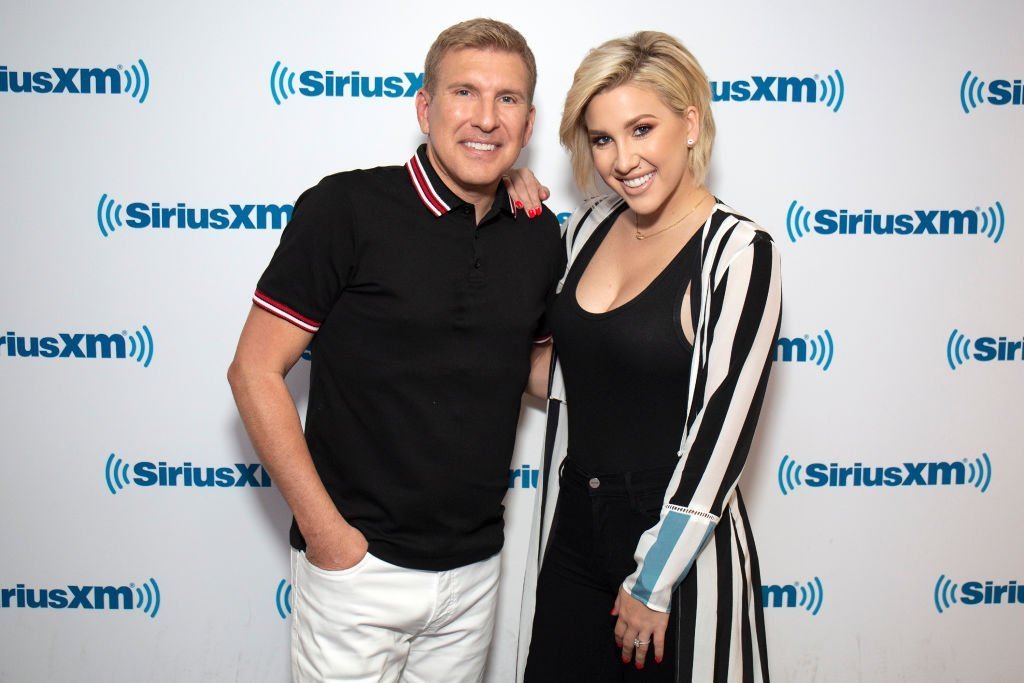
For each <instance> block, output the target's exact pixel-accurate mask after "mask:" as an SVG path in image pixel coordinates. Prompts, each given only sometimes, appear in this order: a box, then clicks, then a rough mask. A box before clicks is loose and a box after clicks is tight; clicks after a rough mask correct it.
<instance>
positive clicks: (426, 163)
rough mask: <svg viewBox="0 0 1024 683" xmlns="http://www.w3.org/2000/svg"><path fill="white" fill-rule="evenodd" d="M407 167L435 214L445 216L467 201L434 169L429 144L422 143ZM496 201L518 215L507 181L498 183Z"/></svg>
mask: <svg viewBox="0 0 1024 683" xmlns="http://www.w3.org/2000/svg"><path fill="white" fill-rule="evenodd" d="M405 169H406V170H407V171H408V172H409V180H410V181H412V186H413V189H415V190H416V194H417V195H418V196H419V198H420V201H422V202H423V205H424V206H425V207H427V210H428V211H430V212H431V213H432V214H434V215H435V216H443V215H445V214H446V213H448V212H449V211H451V210H452V209H454V208H455V207H457V206H460V205H462V204H465V203H466V202H465V201H463V200H462V199H460V198H459V197H458V196H457V195H456V194H455V193H454V192H452V191H451V190H449V189H448V187H447V186H446V185H445V184H444V182H443V181H442V180H441V178H440V176H438V175H437V172H436V171H435V170H434V167H433V165H431V163H430V159H429V157H428V156H427V145H426V144H422V145H420V146H419V148H418V149H417V150H416V153H415V154H413V155H412V158H411V159H409V161H407V162H406V163H405ZM496 201H499V202H502V205H505V204H507V206H508V211H509V213H510V214H512V217H513V218H515V217H516V205H515V203H514V202H513V201H512V198H511V197H510V196H509V195H508V191H507V190H506V189H505V183H503V182H502V183H498V194H497V197H496Z"/></svg>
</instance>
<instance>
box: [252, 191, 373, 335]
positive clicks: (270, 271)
mask: <svg viewBox="0 0 1024 683" xmlns="http://www.w3.org/2000/svg"><path fill="white" fill-rule="evenodd" d="M352 218H353V214H352V211H351V208H350V204H349V201H348V196H347V193H346V191H345V186H344V183H343V182H342V180H341V179H340V178H339V176H330V177H328V178H324V179H323V180H322V181H320V183H319V184H318V185H316V186H315V187H312V188H310V189H308V190H306V191H305V192H303V193H302V195H301V196H300V197H299V199H298V200H297V201H296V202H295V208H294V210H293V211H292V218H291V221H289V223H288V226H287V227H286V228H285V229H284V232H283V234H282V235H281V243H280V244H279V245H278V247H277V250H276V251H275V252H274V256H273V258H271V260H270V265H268V266H267V269H266V270H265V271H264V272H263V275H262V277H260V280H259V283H258V284H257V286H256V293H255V294H254V295H253V303H255V304H256V305H257V306H259V307H260V308H263V309H264V310H266V311H268V312H270V313H273V314H274V315H276V316H278V317H280V318H282V319H284V320H287V321H288V322H290V323H292V324H293V325H296V326H297V327H299V328H301V329H303V330H305V331H307V332H316V331H317V330H318V329H319V328H320V324H321V323H322V322H323V320H324V318H326V317H327V314H328V313H330V311H331V309H332V308H333V307H334V304H335V302H336V301H337V299H338V297H339V296H340V294H341V292H342V290H343V289H344V287H345V285H346V284H347V282H348V279H349V276H350V275H351V272H352V269H353V267H354V257H355V248H354V234H353V232H354V231H353V225H352V223H353V220H352Z"/></svg>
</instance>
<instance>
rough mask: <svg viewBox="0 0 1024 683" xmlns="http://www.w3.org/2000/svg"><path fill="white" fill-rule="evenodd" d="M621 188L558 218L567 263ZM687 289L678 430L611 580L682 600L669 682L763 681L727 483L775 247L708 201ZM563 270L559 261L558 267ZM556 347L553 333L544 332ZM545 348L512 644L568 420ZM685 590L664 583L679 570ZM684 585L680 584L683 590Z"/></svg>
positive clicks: (764, 354)
mask: <svg viewBox="0 0 1024 683" xmlns="http://www.w3.org/2000/svg"><path fill="white" fill-rule="evenodd" d="M621 202H622V199H621V198H619V197H618V196H615V195H612V196H606V197H601V198H597V199H594V200H591V201H588V202H587V203H586V204H584V206H583V207H581V208H580V209H579V210H577V211H576V213H575V214H574V215H573V216H572V217H571V218H570V219H569V221H568V222H567V224H566V249H567V254H568V261H569V265H570V266H571V265H572V261H573V259H574V258H575V256H576V255H577V254H578V253H579V252H580V250H581V249H582V247H583V245H584V244H585V243H586V241H587V240H588V239H589V238H590V236H591V235H592V234H593V232H594V230H595V229H596V228H597V226H598V225H600V223H601V222H602V221H603V220H604V219H605V218H606V217H607V216H608V215H609V213H611V211H613V210H614V209H615V208H616V207H617V206H618V205H619V204H620V203H621ZM700 240H701V261H700V263H701V267H700V273H699V280H698V279H696V278H695V280H694V281H693V282H691V283H690V286H691V296H697V297H699V304H700V305H699V313H698V315H697V319H696V322H695V325H694V353H693V360H692V364H691V367H690V385H689V391H688V398H687V406H688V409H687V414H686V415H685V416H680V419H681V420H682V419H684V418H685V426H684V428H683V437H682V441H681V443H680V446H679V451H678V455H679V463H678V465H677V466H676V469H675V472H674V474H673V476H672V479H671V482H670V484H669V486H668V490H667V491H666V494H665V500H664V505H663V507H662V510H661V517H660V519H659V521H658V523H657V524H656V525H655V526H653V527H651V528H650V529H648V530H647V531H646V532H645V533H644V534H643V535H642V536H641V538H640V541H639V543H638V544H637V548H636V553H635V559H636V562H637V569H636V571H635V572H633V573H632V574H631V575H630V576H628V577H626V579H625V581H624V582H623V585H624V587H625V588H626V590H628V591H629V592H630V593H631V594H632V595H633V597H635V598H637V599H638V600H640V601H641V602H643V603H644V604H646V605H647V606H649V607H651V608H652V609H657V610H661V611H668V610H672V611H676V610H682V611H681V612H680V614H679V618H680V627H679V632H680V634H679V635H680V637H679V641H680V642H679V643H676V644H675V645H676V646H677V647H679V648H680V651H679V652H678V653H677V659H678V661H679V663H680V666H681V670H680V671H679V672H678V674H677V680H680V681H759V680H767V678H768V667H767V657H766V652H765V632H764V618H763V611H762V606H761V586H760V576H759V574H760V572H759V569H758V566H757V556H756V551H755V549H754V543H753V537H752V535H751V532H750V527H749V524H748V522H747V519H746V512H745V510H744V508H743V503H742V500H741V498H740V495H739V491H738V489H737V487H736V485H737V481H738V479H739V476H740V473H741V472H742V469H743V465H744V463H745V462H746V458H747V453H748V452H749V449H750V444H751V440H752V438H753V433H754V427H755V426H756V424H757V418H758V415H759V413H760V409H761V403H762V400H763V398H764V394H765V388H766V385H767V382H768V373H769V370H770V368H771V357H772V352H773V350H774V347H775V343H776V341H777V340H778V334H779V321H780V318H781V310H782V290H781V272H780V260H779V253H778V250H777V248H776V247H775V244H774V242H773V241H772V239H771V237H770V236H769V235H768V234H767V233H765V232H764V231H762V230H760V229H759V228H758V227H757V226H756V225H755V224H754V223H753V222H751V221H750V220H748V219H746V218H744V217H743V216H740V215H739V214H737V213H735V212H734V211H733V210H732V209H730V208H729V207H727V206H725V205H723V204H721V203H716V205H715V207H714V210H713V211H712V213H711V215H710V217H709V218H708V220H707V222H706V223H705V225H704V228H703V230H702V231H701V233H700ZM567 272H568V269H567ZM555 343H556V348H557V340H555ZM567 408H568V406H567V402H566V396H565V385H564V383H563V381H562V375H561V369H560V367H559V364H558V360H557V356H556V359H555V361H554V364H553V368H552V377H551V390H550V400H549V404H548V430H547V436H546V442H545V463H544V472H545V476H546V483H545V485H544V486H543V487H542V493H541V495H539V496H538V497H537V499H538V500H537V505H536V508H535V511H534V512H535V514H534V524H533V530H534V532H535V535H534V542H533V543H532V544H531V549H530V556H529V557H528V566H527V577H526V582H525V583H526V593H525V594H524V598H523V608H524V609H523V612H522V626H523V630H522V633H521V638H520V643H519V653H520V664H521V666H520V668H522V664H524V663H525V659H526V653H527V652H528V650H529V633H530V627H531V623H532V618H533V607H534V596H533V591H534V587H535V585H536V572H537V571H539V567H540V562H541V561H543V553H544V548H545V547H546V544H547V541H548V533H549V531H550V529H551V522H552V517H553V513H554V507H555V506H554V501H555V500H556V499H557V495H558V477H557V476H548V475H552V473H557V472H558V468H559V465H560V464H561V462H562V460H563V459H564V458H565V454H566V450H567V445H568V443H567V441H568V438H567V437H568V428H567V425H568V419H567V415H566V410H567ZM691 573H695V574H696V576H695V580H691V581H688V582H687V583H686V586H685V590H680V591H675V592H674V589H675V588H676V587H677V586H678V585H679V584H680V583H681V582H682V581H683V579H684V578H686V577H687V576H688V575H689V574H691ZM683 593H685V595H684V594H683Z"/></svg>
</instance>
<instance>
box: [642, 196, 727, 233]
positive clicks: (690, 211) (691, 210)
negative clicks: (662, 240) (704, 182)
mask: <svg viewBox="0 0 1024 683" xmlns="http://www.w3.org/2000/svg"><path fill="white" fill-rule="evenodd" d="M710 196H711V193H710V192H705V194H704V196H703V197H701V198H700V201H699V202H697V203H696V204H694V205H693V208H692V209H690V210H689V211H687V212H686V213H685V214H683V217H682V218H680V219H679V220H677V221H675V222H674V223H672V225H670V226H668V227H667V228H662V229H661V230H659V231H658V232H652V233H650V234H647V235H645V234H644V233H642V232H640V216H638V215H637V213H636V211H633V218H634V219H636V227H634V228H633V237H635V238H637V239H638V240H645V239H648V238H650V237H655V236H656V235H660V234H661V233H663V232H668V231H669V230H671V229H672V228H674V227H676V226H677V225H679V224H680V223H682V222H683V221H685V220H686V219H687V218H689V216H690V214H691V213H693V212H694V211H696V210H697V207H698V206H700V205H701V204H703V203H704V200H705V199H707V198H708V197H710Z"/></svg>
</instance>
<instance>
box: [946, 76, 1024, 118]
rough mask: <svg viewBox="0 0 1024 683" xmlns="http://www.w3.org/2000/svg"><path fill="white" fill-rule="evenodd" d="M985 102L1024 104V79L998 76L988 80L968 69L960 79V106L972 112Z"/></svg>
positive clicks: (995, 104) (966, 111)
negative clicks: (1008, 78)
mask: <svg viewBox="0 0 1024 683" xmlns="http://www.w3.org/2000/svg"><path fill="white" fill-rule="evenodd" d="M983 104H991V105H994V106H997V107H999V106H1003V105H1006V104H1010V105H1017V106H1019V105H1022V104H1024V81H1021V79H1019V78H1016V79H1014V80H1012V81H1009V80H1006V79H1005V78H998V79H996V80H994V81H989V82H988V87H986V84H985V81H983V80H981V79H980V78H978V76H977V75H975V74H973V73H971V72H970V71H968V72H967V73H965V74H964V79H963V80H962V81H960V106H961V107H962V108H963V110H964V113H965V114H970V113H971V111H972V110H974V109H977V108H978V107H980V106H981V105H983Z"/></svg>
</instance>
